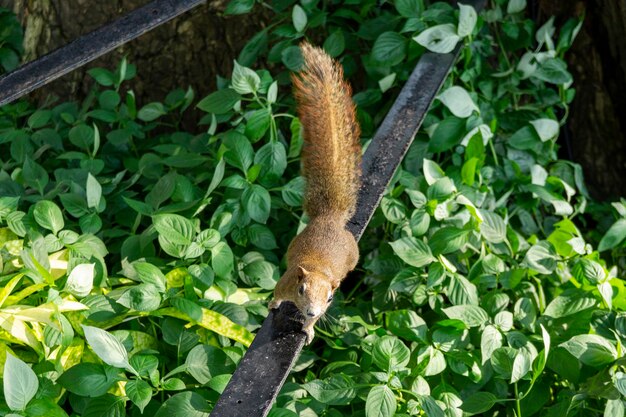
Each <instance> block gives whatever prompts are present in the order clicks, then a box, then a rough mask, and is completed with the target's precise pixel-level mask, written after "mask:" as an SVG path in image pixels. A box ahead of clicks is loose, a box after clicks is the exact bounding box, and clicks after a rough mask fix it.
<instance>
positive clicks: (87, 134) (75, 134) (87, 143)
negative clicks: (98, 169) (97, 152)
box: [68, 124, 96, 151]
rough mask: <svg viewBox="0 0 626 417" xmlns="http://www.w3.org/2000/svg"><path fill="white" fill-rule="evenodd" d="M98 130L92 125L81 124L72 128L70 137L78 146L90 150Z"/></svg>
mask: <svg viewBox="0 0 626 417" xmlns="http://www.w3.org/2000/svg"><path fill="white" fill-rule="evenodd" d="M95 135H96V132H95V131H94V130H93V128H92V127H91V126H87V125H86V124H80V125H77V126H74V127H73V128H71V129H70V132H69V136H68V137H69V139H70V142H72V143H73V144H74V145H76V146H77V147H79V148H81V149H84V150H86V151H89V150H90V149H91V148H92V146H93V143H94V139H95Z"/></svg>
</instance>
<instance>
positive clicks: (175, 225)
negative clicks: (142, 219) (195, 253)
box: [152, 214, 195, 245]
mask: <svg viewBox="0 0 626 417" xmlns="http://www.w3.org/2000/svg"><path fill="white" fill-rule="evenodd" d="M152 222H153V224H154V228H155V229H156V230H157V232H159V235H162V236H163V237H165V238H166V239H167V240H169V241H170V242H172V243H175V244H178V245H189V244H190V243H191V241H192V240H193V238H194V234H195V231H194V230H195V227H194V225H193V223H192V221H191V220H189V219H187V218H185V217H183V216H180V215H178V214H156V215H154V216H152Z"/></svg>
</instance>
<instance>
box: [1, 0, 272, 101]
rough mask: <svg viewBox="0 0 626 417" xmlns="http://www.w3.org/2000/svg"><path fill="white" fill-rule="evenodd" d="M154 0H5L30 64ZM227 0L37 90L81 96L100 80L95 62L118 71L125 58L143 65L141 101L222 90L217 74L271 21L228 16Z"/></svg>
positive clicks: (136, 83) (137, 83)
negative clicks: (93, 72)
mask: <svg viewBox="0 0 626 417" xmlns="http://www.w3.org/2000/svg"><path fill="white" fill-rule="evenodd" d="M148 2H149V0H112V1H95V0H36V1H32V0H0V6H3V7H7V8H9V9H12V10H13V11H14V12H15V13H16V14H17V16H18V19H19V20H20V21H21V22H22V26H23V27H24V30H25V34H24V48H25V54H24V57H23V62H28V61H30V60H33V59H35V58H37V57H39V56H41V55H44V54H45V53H47V52H50V51H52V50H54V49H56V48H58V47H61V46H63V45H65V44H67V43H69V42H70V41H72V40H74V39H76V38H78V37H79V36H81V35H84V34H86V33H89V32H91V31H92V30H94V29H97V28H98V27H100V26H102V25H104V24H106V23H108V22H111V21H113V20H115V19H116V18H117V17H119V16H121V15H123V14H125V13H127V12H129V11H132V10H134V9H136V8H138V7H140V6H142V5H144V4H147V3H148ZM227 3H228V0H213V1H211V0H210V1H209V2H208V3H207V4H204V5H200V6H198V7H196V8H195V9H194V10H192V11H190V12H188V13H186V14H184V15H182V16H179V17H178V18H176V19H174V20H172V21H170V22H168V23H165V24H163V25H161V26H159V27H158V28H156V29H154V30H152V31H150V32H149V33H146V34H144V35H142V36H141V37H139V38H138V39H136V40H134V41H131V42H129V43H127V44H125V45H123V46H121V47H119V48H117V49H116V50H115V51H113V52H111V53H109V54H107V55H105V56H103V57H101V58H99V59H97V60H96V61H94V62H92V63H90V64H87V65H85V66H84V67H82V68H79V69H77V70H75V71H73V72H72V73H70V74H68V75H66V76H64V77H62V78H61V79H59V80H57V81H55V82H53V83H51V84H49V85H48V86H46V87H43V88H41V89H39V90H38V91H36V92H34V93H33V96H34V97H35V98H36V99H39V100H42V99H44V98H46V97H47V96H49V95H50V94H53V95H56V96H58V97H59V98H60V99H62V100H68V99H82V98H83V97H85V95H86V94H87V92H88V91H89V89H90V88H91V86H92V85H93V80H92V79H91V78H90V77H88V76H87V74H86V72H87V70H88V69H89V68H93V67H105V68H109V69H115V67H116V66H117V64H118V63H119V62H120V60H121V59H122V57H124V56H126V57H127V59H128V61H129V62H130V63H132V64H135V65H136V66H137V78H136V79H135V80H133V81H132V89H133V90H134V92H135V95H136V96H137V98H138V100H139V103H144V104H145V103H148V102H150V101H162V100H163V99H164V98H165V96H166V95H167V93H168V92H170V91H171V90H173V89H175V88H184V89H186V88H187V87H188V86H191V87H192V88H193V89H194V91H195V92H196V94H197V96H199V97H202V96H203V95H206V94H208V93H209V92H211V91H212V90H214V89H215V83H216V76H217V75H222V76H226V75H229V74H230V72H231V71H232V66H233V59H235V58H236V57H237V55H238V53H239V51H240V50H241V48H243V46H244V45H245V43H246V41H247V40H248V39H249V38H250V37H251V36H253V34H254V33H256V32H257V31H259V30H260V29H261V28H262V26H263V25H264V23H265V21H266V20H267V19H266V16H264V15H262V14H259V13H254V14H251V15H244V16H223V13H222V12H223V10H224V8H225V6H226V4H227Z"/></svg>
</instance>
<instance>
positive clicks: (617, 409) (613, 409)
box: [603, 398, 624, 417]
mask: <svg viewBox="0 0 626 417" xmlns="http://www.w3.org/2000/svg"><path fill="white" fill-rule="evenodd" d="M603 417H624V401H623V400H622V399H621V398H618V399H612V400H607V402H606V406H605V407H604V414H603Z"/></svg>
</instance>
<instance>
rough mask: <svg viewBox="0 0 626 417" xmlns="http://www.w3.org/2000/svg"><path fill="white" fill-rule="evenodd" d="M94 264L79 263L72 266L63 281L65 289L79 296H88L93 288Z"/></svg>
mask: <svg viewBox="0 0 626 417" xmlns="http://www.w3.org/2000/svg"><path fill="white" fill-rule="evenodd" d="M95 266H96V264H80V265H76V266H75V267H74V268H72V272H70V275H69V276H68V277H67V281H66V282H65V290H66V291H68V292H70V293H71V294H73V295H74V296H76V297H79V298H82V297H86V296H88V295H89V293H90V292H91V289H92V288H93V277H94V275H95V269H94V268H95Z"/></svg>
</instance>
